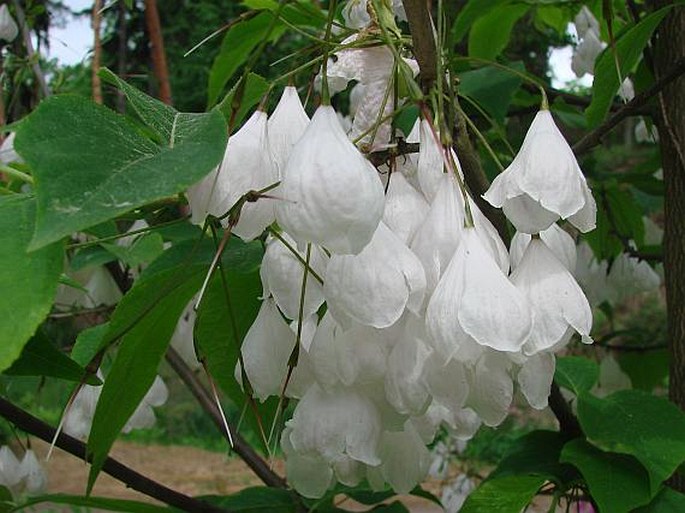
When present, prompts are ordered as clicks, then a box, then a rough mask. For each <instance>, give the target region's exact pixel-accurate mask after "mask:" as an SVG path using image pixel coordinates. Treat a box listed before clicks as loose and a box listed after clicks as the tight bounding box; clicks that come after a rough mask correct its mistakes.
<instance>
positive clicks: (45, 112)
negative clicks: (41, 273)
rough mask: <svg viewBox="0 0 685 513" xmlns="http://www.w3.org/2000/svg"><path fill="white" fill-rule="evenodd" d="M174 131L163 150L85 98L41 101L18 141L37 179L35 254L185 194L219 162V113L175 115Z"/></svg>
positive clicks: (223, 131)
mask: <svg viewBox="0 0 685 513" xmlns="http://www.w3.org/2000/svg"><path fill="white" fill-rule="evenodd" d="M161 125H162V123H160V126H161ZM160 130H161V129H160ZM172 132H173V134H174V138H173V141H172V143H170V144H169V145H164V146H160V145H157V144H155V143H153V142H152V141H150V140H149V139H146V138H145V137H143V136H142V135H141V134H140V133H139V131H138V130H136V129H135V128H133V126H132V125H131V124H130V123H128V122H127V121H126V120H125V119H124V118H123V117H122V116H119V115H117V114H115V113H113V112H112V111H110V110H109V109H106V108H105V107H102V106H99V105H96V104H94V103H92V102H90V101H88V100H86V99H83V98H79V97H75V96H74V97H71V96H61V97H52V98H48V99H47V100H45V101H44V102H43V103H41V104H40V106H39V107H38V109H36V110H35V111H34V112H33V113H32V114H31V115H30V116H29V117H28V118H27V119H26V121H24V122H23V123H22V125H21V127H20V129H19V131H18V132H17V138H16V147H17V150H18V151H19V153H20V154H21V155H22V156H23V157H24V158H25V159H26V161H27V162H28V163H29V165H30V166H31V169H32V171H33V173H34V176H35V178H36V192H37V197H38V212H37V216H36V227H35V232H34V236H33V240H32V241H31V245H30V249H32V250H33V249H37V248H39V247H42V246H44V245H46V244H48V243H50V242H53V241H56V240H59V239H61V238H62V237H64V236H66V235H69V234H71V233H73V232H74V231H78V230H82V229H84V228H86V227H88V226H92V225H94V224H97V223H101V222H103V221H106V220H107V219H112V218H114V217H116V216H118V215H120V214H123V213H124V212H128V211H130V210H132V209H134V208H136V207H139V206H141V205H144V204H145V203H148V202H151V201H155V200H158V199H161V198H164V197H167V196H169V195H173V194H176V193H178V192H181V191H183V190H185V189H187V188H188V187H189V186H191V185H192V184H194V183H195V182H197V181H198V180H200V179H201V178H202V177H203V176H204V175H206V174H207V173H209V172H210V171H211V170H212V169H213V168H214V167H215V166H216V165H217V164H218V163H219V162H220V161H221V158H222V156H223V153H224V149H225V147H226V127H225V124H224V121H223V119H222V116H221V115H220V114H219V113H218V112H210V113H207V114H183V113H176V115H175V117H174V123H173V127H172Z"/></svg>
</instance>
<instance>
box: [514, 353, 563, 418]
mask: <svg viewBox="0 0 685 513" xmlns="http://www.w3.org/2000/svg"><path fill="white" fill-rule="evenodd" d="M555 364H556V360H555V358H554V353H546V352H541V353H537V354H535V355H533V356H530V357H528V358H526V361H525V362H524V363H523V365H522V366H521V368H520V369H519V371H518V374H517V376H516V380H517V381H518V384H519V387H520V389H521V392H522V393H523V396H524V397H525V398H526V401H528V404H530V405H531V406H532V407H533V408H535V409H536V410H543V409H545V408H547V398H548V397H549V394H550V389H551V387H552V378H554V369H555V366H556V365H555Z"/></svg>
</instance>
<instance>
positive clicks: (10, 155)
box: [0, 4, 24, 164]
mask: <svg viewBox="0 0 685 513" xmlns="http://www.w3.org/2000/svg"><path fill="white" fill-rule="evenodd" d="M6 7H7V5H5V4H3V5H2V7H0V9H3V8H6ZM16 135H17V133H16V132H10V133H9V134H7V137H5V140H4V141H2V144H0V162H2V163H3V164H11V163H13V162H16V163H19V164H23V163H24V159H23V158H21V156H20V155H19V154H18V153H17V151H16V150H15V149H14V138H15V136H16Z"/></svg>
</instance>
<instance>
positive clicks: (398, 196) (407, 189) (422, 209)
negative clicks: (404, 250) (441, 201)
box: [383, 172, 430, 245]
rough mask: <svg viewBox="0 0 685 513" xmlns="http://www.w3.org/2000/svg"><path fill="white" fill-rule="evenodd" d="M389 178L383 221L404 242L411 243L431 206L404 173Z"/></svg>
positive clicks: (394, 174)
mask: <svg viewBox="0 0 685 513" xmlns="http://www.w3.org/2000/svg"><path fill="white" fill-rule="evenodd" d="M389 180H390V183H389V184H388V193H387V194H386V196H385V210H384V211H383V222H384V223H385V224H386V225H387V226H388V228H390V229H391V230H392V231H393V232H394V233H395V235H397V237H398V238H399V239H400V240H401V241H402V242H404V243H405V244H407V245H409V243H410V241H411V240H412V238H413V237H414V234H415V233H416V230H417V229H418V227H419V226H420V225H421V223H422V222H423V220H424V218H425V217H426V214H427V213H428V210H429V208H430V206H429V205H428V202H427V201H426V199H425V198H424V197H423V195H422V194H421V193H420V192H419V191H417V190H416V189H414V187H413V186H412V185H411V184H410V183H409V182H408V181H407V179H406V178H405V176H404V175H403V174H402V173H397V172H395V173H393V174H392V175H391V176H390V178H389Z"/></svg>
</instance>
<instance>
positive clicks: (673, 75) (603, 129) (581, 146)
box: [573, 59, 685, 155]
mask: <svg viewBox="0 0 685 513" xmlns="http://www.w3.org/2000/svg"><path fill="white" fill-rule="evenodd" d="M683 73H685V59H682V60H680V61H678V62H677V63H676V64H675V65H674V66H673V67H672V68H671V69H670V71H669V72H668V73H666V74H665V75H664V76H662V77H661V78H659V80H657V81H656V83H654V85H652V86H651V87H650V88H649V89H647V90H646V91H643V92H641V93H640V94H638V95H637V96H636V97H635V98H633V99H632V100H631V101H629V102H628V103H626V104H625V105H624V106H623V107H621V108H620V109H619V110H617V111H616V112H614V114H612V115H611V116H610V117H609V118H608V119H607V120H606V121H604V123H602V124H601V125H599V126H598V127H597V128H595V129H594V130H593V131H592V132H590V133H588V134H585V136H584V137H582V138H581V139H580V140H579V141H578V142H576V143H575V144H574V145H573V152H574V153H575V154H576V155H581V154H583V153H585V152H586V151H588V150H590V149H592V148H594V147H595V146H597V145H599V144H601V142H602V138H603V137H604V136H605V135H606V134H608V133H609V132H610V131H611V130H613V129H614V127H616V125H618V124H619V123H620V122H621V121H623V120H624V119H626V118H627V117H630V116H634V115H636V114H637V113H638V112H639V111H640V109H642V108H643V107H644V106H645V105H646V104H647V103H648V102H649V100H651V99H652V98H653V97H654V96H656V95H658V94H659V93H660V92H661V91H662V90H663V88H664V87H666V86H667V85H668V84H670V83H671V82H673V81H674V80H676V79H677V78H678V77H680V76H681V75H683Z"/></svg>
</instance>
